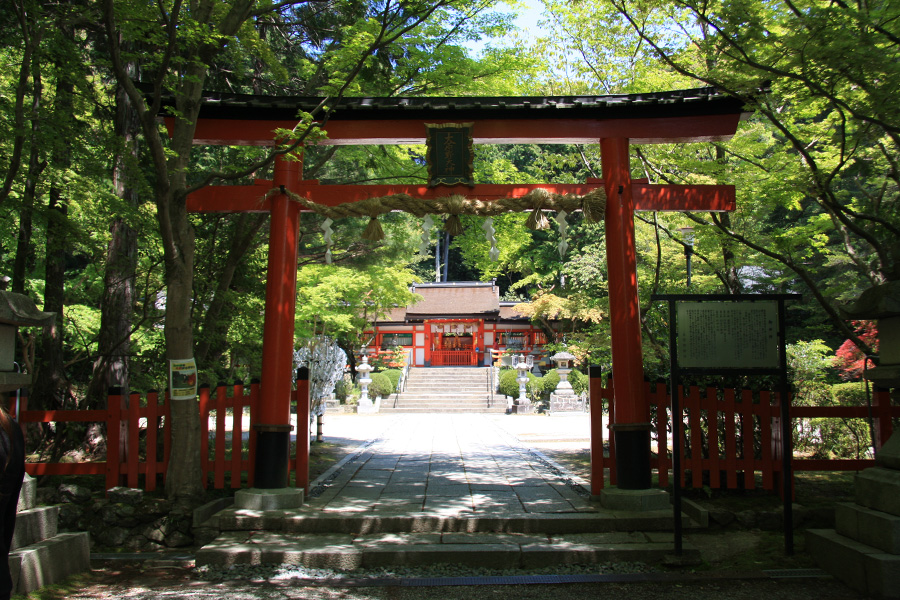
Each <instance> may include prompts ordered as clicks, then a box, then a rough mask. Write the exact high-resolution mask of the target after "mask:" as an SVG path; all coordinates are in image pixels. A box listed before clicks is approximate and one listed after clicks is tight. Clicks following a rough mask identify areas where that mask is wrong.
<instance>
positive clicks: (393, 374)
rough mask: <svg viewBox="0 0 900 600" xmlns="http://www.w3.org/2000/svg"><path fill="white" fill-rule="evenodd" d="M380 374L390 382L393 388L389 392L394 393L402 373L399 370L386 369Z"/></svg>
mask: <svg viewBox="0 0 900 600" xmlns="http://www.w3.org/2000/svg"><path fill="white" fill-rule="evenodd" d="M381 374H382V375H385V376H387V378H388V379H390V380H391V385H392V386H393V387H392V388H391V392H396V391H397V384H398V383H400V378H401V377H403V371H401V370H400V369H387V370H386V371H381Z"/></svg>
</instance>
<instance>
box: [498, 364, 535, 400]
mask: <svg viewBox="0 0 900 600" xmlns="http://www.w3.org/2000/svg"><path fill="white" fill-rule="evenodd" d="M518 376H519V373H518V371H516V370H515V369H506V370H505V371H501V372H500V383H499V385H498V386H497V389H498V391H499V392H500V394H502V395H504V396H511V397H513V398H518V397H519V382H518V381H516V377H518ZM538 381H540V380H539V379H538V378H537V377H535V376H534V375H532V374H531V373H528V383H527V384H525V390H526V392H527V393H528V394H529V395H531V394H533V393H534V392H535V391H537V389H538V388H537V387H536V386H537V385H539V384H538Z"/></svg>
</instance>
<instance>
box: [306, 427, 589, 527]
mask: <svg viewBox="0 0 900 600" xmlns="http://www.w3.org/2000/svg"><path fill="white" fill-rule="evenodd" d="M515 418H517V417H510V416H505V415H502V416H491V415H484V414H430V415H418V414H401V415H392V416H390V417H381V418H378V419H372V420H370V421H369V422H370V423H371V425H372V426H373V430H380V431H378V433H376V434H372V435H374V436H375V440H374V442H373V443H371V445H369V446H368V447H366V448H365V449H364V450H363V451H362V452H360V453H357V454H356V455H354V456H351V457H350V460H348V461H347V462H346V463H345V464H343V465H341V466H340V468H339V469H338V471H337V472H336V473H326V474H325V475H324V476H323V478H320V481H321V480H322V479H324V480H326V481H325V485H324V486H323V487H320V488H319V489H316V490H314V492H313V493H314V497H312V498H311V499H310V504H309V507H310V508H311V509H318V510H321V511H322V512H326V513H327V512H341V513H356V514H358V513H366V512H377V513H380V514H384V513H392V512H393V513H409V512H427V513H429V514H439V515H459V516H465V515H479V514H485V515H487V514H491V515H494V514H503V515H514V514H532V513H572V512H593V511H595V510H596V505H593V504H591V502H590V501H589V499H588V495H589V494H588V489H587V484H586V482H582V481H580V480H578V479H577V478H575V477H573V476H572V475H571V474H570V473H567V472H565V471H561V470H560V469H559V468H558V465H554V464H553V463H552V462H550V461H548V460H547V459H546V457H544V456H543V455H541V454H540V453H539V452H535V451H534V450H533V449H531V448H529V447H527V446H525V445H523V444H522V443H520V442H519V441H518V439H517V438H516V437H515V436H514V435H512V434H511V433H510V432H509V431H508V430H507V428H506V427H503V426H502V423H503V421H502V420H500V419H515ZM537 418H540V417H537ZM544 420H545V421H546V420H547V418H546V417H544ZM358 424H359V423H356V425H358ZM336 429H337V430H338V431H340V429H341V427H340V426H339V425H338V426H337V428H336ZM339 435H340V434H339ZM326 439H327V433H326ZM579 483H580V484H581V485H579ZM315 494H318V495H315Z"/></svg>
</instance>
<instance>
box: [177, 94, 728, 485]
mask: <svg viewBox="0 0 900 600" xmlns="http://www.w3.org/2000/svg"><path fill="white" fill-rule="evenodd" d="M319 100H320V99H318V98H272V97H260V96H246V95H241V96H238V95H217V96H216V97H215V98H208V99H207V100H206V101H205V103H204V106H203V109H202V110H201V112H200V119H199V121H198V123H197V127H196V131H195V134H194V139H195V143H197V144H213V145H214V144H220V145H221V144H224V145H272V144H273V135H274V134H273V132H274V131H275V130H276V129H291V128H293V126H294V124H295V123H296V118H295V115H296V112H297V110H298V109H302V108H304V107H312V106H315V105H317V104H318V102H319ZM742 115H743V109H742V104H741V103H740V101H738V100H737V99H734V98H731V97H728V96H725V95H722V94H720V93H718V92H717V91H716V90H714V89H711V88H704V89H699V90H682V91H676V92H661V93H654V94H645V95H619V96H599V97H594V96H590V97H578V98H573V97H564V98H559V97H557V98H353V99H344V100H342V101H341V103H339V104H338V105H337V107H336V110H335V112H334V113H332V115H331V116H330V117H329V120H328V121H327V123H326V124H325V125H324V129H325V131H326V133H327V135H328V139H326V140H322V141H320V142H318V143H319V144H336V145H349V144H357V145H364V144H386V145H387V144H424V143H425V137H426V126H425V125H426V123H427V124H439V123H462V122H466V123H473V130H472V131H473V137H474V143H476V144H478V143H483V144H490V143H496V144H499V143H505V144H510V143H543V144H572V143H578V144H597V143H599V144H600V151H601V163H602V174H603V179H602V180H589V181H588V182H586V183H585V184H573V185H551V184H537V185H476V186H474V187H468V186H453V187H448V186H441V187H427V186H399V185H396V186H395V185H387V186H382V185H327V186H325V185H322V186H320V185H318V184H317V182H315V181H303V180H302V163H300V162H299V161H291V160H285V159H283V158H279V159H278V160H277V161H276V164H275V172H274V178H273V181H257V182H255V184H254V185H251V186H216V187H207V188H204V189H202V190H200V191H197V192H195V193H193V194H191V195H190V197H189V198H188V209H189V210H191V211H196V212H242V211H253V212H259V211H265V212H270V213H271V221H270V229H269V231H270V241H269V262H268V272H267V280H266V309H265V310H266V313H265V326H264V332H263V370H262V374H261V375H262V376H261V394H262V397H263V399H264V400H263V402H262V403H261V409H260V414H259V416H258V421H257V422H258V423H260V424H261V425H259V431H258V437H257V454H256V481H255V482H254V487H256V488H260V489H279V488H285V487H287V483H288V474H287V454H288V448H289V442H290V394H291V379H292V378H291V371H292V368H293V365H292V351H293V347H294V309H295V296H296V284H297V267H296V265H297V244H298V233H299V214H300V212H301V210H303V209H302V208H301V206H300V205H299V204H298V203H296V202H292V201H291V200H290V199H289V197H288V195H287V193H286V192H292V193H294V194H297V195H299V196H301V197H303V198H306V199H308V200H311V201H313V202H316V203H319V204H327V205H336V204H341V203H345V202H353V201H359V200H364V199H367V198H376V197H382V196H388V195H393V194H408V195H410V196H414V197H423V198H436V197H442V196H450V195H462V196H466V197H469V198H477V199H479V200H495V199H498V198H505V197H520V196H524V195H526V194H527V193H528V192H530V191H532V190H534V189H535V188H542V189H545V190H547V191H549V192H551V193H555V194H573V195H584V194H587V193H588V192H590V191H591V190H594V189H596V188H598V187H601V186H602V187H603V188H604V190H605V192H606V196H607V204H606V214H605V228H606V246H607V248H606V252H607V264H608V277H609V296H610V325H611V334H612V359H613V367H612V370H613V386H614V395H615V402H616V411H615V415H616V416H615V420H616V421H615V423H614V424H613V431H614V435H615V441H616V447H617V453H616V459H617V472H618V486H619V488H620V489H626V490H646V489H649V488H650V415H649V403H648V402H647V401H646V399H645V398H644V390H643V382H644V373H643V360H642V353H641V332H640V314H639V303H638V286H637V273H636V255H635V245H634V211H635V210H654V211H688V210H702V211H728V210H734V208H735V192H734V187H733V186H722V185H696V186H683V185H650V184H648V183H647V182H646V181H641V180H634V179H632V178H631V173H630V164H629V156H630V155H629V147H630V145H631V144H647V143H674V142H697V141H715V140H726V139H729V138H730V137H731V136H732V135H734V133H735V131H736V130H737V124H738V122H739V120H740V118H741V116H742ZM273 188H275V189H277V190H280V191H279V192H278V193H275V194H272V195H271V196H269V197H268V198H267V199H265V200H264V201H263V197H264V196H265V195H266V194H267V193H269V192H270V191H271V190H272V189H273ZM304 409H305V413H304ZM308 411H309V407H308V406H306V407H302V406H298V408H297V423H298V427H300V428H302V427H304V426H303V425H300V424H301V423H304V422H307V423H308V421H309V413H308ZM593 419H594V413H592V430H596V429H595V427H599V419H600V415H599V411H598V413H597V414H596V419H597V421H596V423H594V422H593ZM308 442H309V436H308V435H304V431H303V430H302V429H301V431H298V435H297V453H298V456H300V457H301V459H300V462H301V464H302V463H304V462H305V463H306V464H308V456H309V445H308ZM595 452H602V448H599V445H597V444H592V457H593V453H595ZM302 470H303V472H304V473H308V468H307V469H302ZM296 485H297V487H302V488H304V489H307V488H308V485H309V481H308V475H307V476H306V477H300V478H299V479H298V481H297V482H296ZM594 489H595V490H596V489H597V487H596V486H594Z"/></svg>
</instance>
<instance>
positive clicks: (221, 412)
mask: <svg viewBox="0 0 900 600" xmlns="http://www.w3.org/2000/svg"><path fill="white" fill-rule="evenodd" d="M229 392H230V394H229ZM308 397H309V382H308V381H304V380H299V381H298V382H297V390H296V391H295V392H294V400H295V401H296V400H297V399H299V398H304V400H306V401H308ZM258 402H259V383H258V382H256V381H253V382H252V383H251V384H250V386H249V390H248V389H247V388H246V387H245V386H244V385H243V383H241V382H237V383H235V384H234V385H230V386H226V385H224V384H219V385H218V386H216V389H215V393H213V392H212V391H211V390H210V388H209V386H201V387H200V389H199V390H198V406H199V412H200V429H201V438H200V439H201V442H200V443H201V444H202V445H201V459H200V460H201V470H202V478H203V485H204V487H207V486H208V485H209V479H210V475H211V476H212V485H213V487H214V488H216V489H223V488H225V487H226V477H225V474H226V472H227V473H229V475H230V477H229V478H228V487H231V488H240V487H242V485H244V484H243V483H242V476H243V474H246V481H247V485H248V486H249V485H252V484H253V466H254V451H255V447H256V433H255V431H254V430H253V424H254V423H253V415H254V414H255V412H256V411H255V408H256V406H257V404H258ZM247 408H249V423H248V425H249V426H248V427H244V424H243V421H244V419H245V418H246V417H245V415H244V411H245V409H247ZM229 409H230V410H231V413H232V414H231V416H230V418H231V422H232V432H231V441H230V446H229V448H230V450H231V452H230V457H227V460H226V454H227V453H226V451H225V448H226V429H227V427H226V424H227V421H228V419H229V415H228V411H229ZM12 412H13V416H15V417H16V419H17V420H18V422H19V424H20V425H21V426H22V428H23V430H24V429H25V428H26V426H27V425H28V424H29V423H54V422H56V423H59V422H68V423H73V422H82V423H91V422H93V423H103V424H105V425H106V432H107V441H106V445H107V452H106V461H103V462H100V461H97V462H77V463H74V462H73V463H47V462H37V463H28V464H26V465H25V470H26V471H27V472H28V474H29V475H32V476H40V475H105V476H106V489H109V488H112V487H116V486H118V485H126V486H128V487H134V488H136V487H142V488H143V489H145V490H147V491H153V490H155V489H156V487H157V477H158V476H159V477H160V478H161V479H163V480H164V479H165V473H166V468H167V466H168V463H169V451H170V443H171V429H170V426H171V421H170V418H169V416H170V414H169V399H168V395H166V396H165V397H164V398H163V402H162V404H160V394H159V393H157V392H155V391H153V392H150V393H148V394H147V395H146V397H145V398H141V396H140V395H139V394H137V393H133V394H130V395H129V396H128V398H127V399H126V398H125V397H124V396H122V395H121V394H119V393H110V395H109V398H108V404H107V409H106V410H102V409H98V410H55V411H54V410H50V411H38V410H29V409H28V400H27V396H23V397H22V399H21V402H20V406H19V414H18V415H16V414H15V411H14V410H13V411H12ZM213 413H214V414H213ZM211 414H212V415H213V416H212V420H213V422H214V425H213V427H212V431H213V432H214V433H215V435H214V436H213V437H210V431H211V430H210V415H211ZM302 426H303V424H300V427H302ZM306 431H307V432H308V429H306ZM245 433H246V434H247V437H248V443H247V444H246V445H245V444H244V443H243V441H244V440H243V438H244V434H245ZM295 447H296V446H295V445H292V456H291V461H290V465H291V470H292V472H294V474H295V481H305V480H306V475H305V474H304V475H302V476H298V474H299V471H298V469H299V468H301V467H302V465H301V463H300V462H299V459H300V458H301V457H297V456H296V452H294V450H293V448H295ZM141 480H143V481H141ZM141 483H143V485H141Z"/></svg>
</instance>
